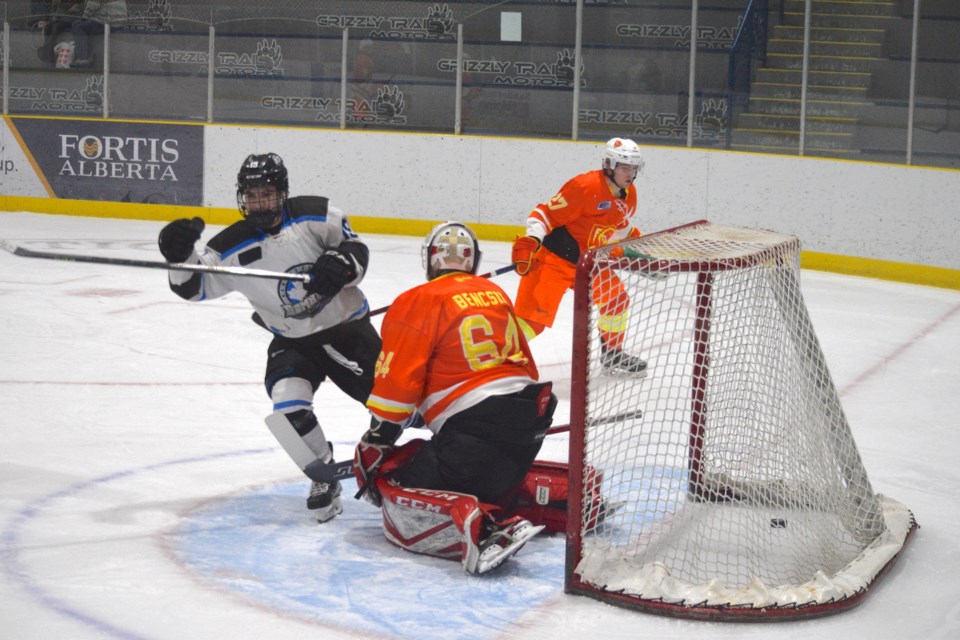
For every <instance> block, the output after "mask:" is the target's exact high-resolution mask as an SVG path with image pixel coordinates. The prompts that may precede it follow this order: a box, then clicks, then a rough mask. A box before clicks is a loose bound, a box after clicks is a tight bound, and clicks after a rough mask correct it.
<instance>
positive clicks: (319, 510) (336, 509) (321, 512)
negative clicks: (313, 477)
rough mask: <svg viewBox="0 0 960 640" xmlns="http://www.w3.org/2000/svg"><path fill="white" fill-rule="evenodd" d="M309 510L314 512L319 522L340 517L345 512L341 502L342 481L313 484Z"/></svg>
mask: <svg viewBox="0 0 960 640" xmlns="http://www.w3.org/2000/svg"><path fill="white" fill-rule="evenodd" d="M307 509H310V510H311V511H313V515H314V517H316V519H317V522H327V521H328V520H333V519H334V518H336V517H337V516H338V515H340V514H341V513H342V512H343V504H342V503H341V502H340V481H339V480H334V481H332V482H314V483H313V484H311V485H310V496H309V497H308V498H307Z"/></svg>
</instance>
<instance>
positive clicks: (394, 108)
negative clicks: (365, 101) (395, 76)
mask: <svg viewBox="0 0 960 640" xmlns="http://www.w3.org/2000/svg"><path fill="white" fill-rule="evenodd" d="M376 103H377V104H376V109H377V115H378V116H380V117H381V118H387V119H391V120H392V119H393V118H395V117H397V116H398V115H400V114H401V113H403V107H404V104H403V92H402V91H400V87H398V86H397V85H393V87H392V88H391V87H381V88H380V89H378V90H377V100H376Z"/></svg>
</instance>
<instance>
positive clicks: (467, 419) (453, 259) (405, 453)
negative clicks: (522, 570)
mask: <svg viewBox="0 0 960 640" xmlns="http://www.w3.org/2000/svg"><path fill="white" fill-rule="evenodd" d="M422 257H423V264H424V268H425V270H426V276H427V282H426V283H425V284H422V285H420V286H417V287H414V288H413V289H411V290H409V291H407V292H405V293H403V294H401V295H400V296H399V297H398V298H397V299H396V301H395V302H394V303H393V304H392V305H391V307H390V309H389V311H388V312H387V315H386V316H385V317H384V320H383V325H382V329H381V334H382V337H383V350H382V352H381V353H380V357H379V360H378V361H377V368H376V372H375V382H374V388H373V392H372V393H371V395H370V398H369V400H368V401H367V408H368V409H369V410H370V412H371V414H372V416H373V419H372V422H371V427H370V429H369V430H368V431H367V432H366V433H365V434H364V436H363V438H362V439H361V442H360V444H359V445H358V447H357V449H356V453H355V460H354V462H355V467H354V468H355V474H356V476H357V483H358V486H359V487H360V493H358V497H359V496H360V495H361V494H365V495H366V498H367V499H368V500H369V501H370V502H372V503H373V504H375V505H377V506H380V507H381V508H382V515H383V529H384V534H385V535H386V537H387V540H389V541H390V542H391V543H392V544H395V545H397V546H399V547H401V548H402V549H405V550H407V551H411V552H414V553H420V554H425V555H430V556H435V557H439V558H447V559H452V560H457V561H460V562H461V563H462V565H463V568H464V570H465V571H467V572H468V573H471V574H483V573H487V572H488V571H491V570H493V569H495V568H496V567H498V566H500V565H501V564H502V563H503V562H504V561H505V560H506V559H508V558H509V557H511V556H513V555H514V554H515V553H516V552H517V551H519V550H520V548H521V547H523V545H524V544H525V543H526V542H527V541H529V540H530V539H531V538H532V537H534V536H535V535H537V534H538V533H540V532H541V531H543V530H544V529H545V528H550V529H551V530H554V531H559V530H561V529H562V526H558V525H559V523H560V521H563V523H564V524H565V518H563V516H562V515H558V514H560V513H562V512H563V511H564V509H562V508H558V507H557V505H558V504H562V505H564V506H565V501H566V493H565V489H564V490H558V491H554V492H553V495H551V491H550V489H551V486H553V485H556V488H558V489H559V486H560V485H561V484H562V485H563V486H564V487H565V478H566V469H565V466H563V465H559V466H557V468H552V467H551V466H550V465H548V464H540V463H535V458H536V456H537V454H538V452H539V450H540V447H541V444H542V442H543V438H544V435H545V434H546V432H547V430H548V428H549V427H550V424H551V421H552V417H553V412H554V409H555V408H556V404H557V399H556V397H555V396H554V394H553V393H552V390H551V384H550V383H549V382H540V381H538V372H537V367H536V365H535V364H534V361H533V357H532V356H531V353H530V348H529V346H528V345H527V341H526V339H525V338H524V336H523V333H522V332H521V331H519V329H518V327H517V321H516V317H515V315H514V313H513V306H512V303H511V302H510V299H509V297H508V296H507V295H506V294H505V293H504V292H503V290H502V289H501V288H500V287H498V286H497V285H496V284H494V283H493V282H491V281H490V280H488V279H486V278H482V277H480V276H477V275H476V273H477V268H478V266H479V264H480V257H481V253H480V249H479V246H478V243H477V238H476V235H475V234H474V233H473V231H472V230H471V229H469V228H468V227H467V226H465V225H463V224H460V223H456V222H447V223H444V224H440V225H438V226H437V227H435V228H434V229H433V231H432V232H431V233H430V235H429V236H428V237H427V238H426V239H425V241H424V244H423V248H422ZM421 425H422V426H425V427H426V428H428V429H429V430H430V431H431V432H432V433H433V436H432V437H431V438H430V439H429V440H422V439H417V440H413V441H411V442H408V443H406V444H404V445H403V446H401V447H396V446H394V445H395V443H396V442H397V440H398V439H399V437H400V435H401V433H402V432H403V428H404V427H405V426H421ZM531 483H532V484H531ZM537 483H539V485H540V486H542V487H543V488H542V489H539V490H538V489H537V488H536V487H535V486H534V485H536V484H537ZM538 494H539V504H538ZM551 503H553V504H551Z"/></svg>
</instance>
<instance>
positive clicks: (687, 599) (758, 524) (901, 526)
mask: <svg viewBox="0 0 960 640" xmlns="http://www.w3.org/2000/svg"><path fill="white" fill-rule="evenodd" d="M877 499H878V501H879V502H880V505H881V508H882V509H883V516H884V519H885V521H886V524H887V528H886V530H885V531H884V532H883V533H881V534H880V535H879V536H877V537H876V538H875V539H874V540H873V542H871V543H870V544H869V545H868V546H867V548H866V549H865V550H864V551H863V552H862V553H861V554H860V555H858V556H857V557H856V558H854V559H853V561H852V562H850V563H849V564H847V565H846V566H844V567H842V568H840V569H838V570H837V571H835V572H833V573H831V574H830V575H827V574H826V573H824V572H823V571H817V572H816V573H815V574H814V575H813V576H811V577H810V579H809V580H807V581H805V582H802V583H798V584H785V585H770V584H765V583H764V582H763V581H762V580H760V579H759V578H757V577H755V576H747V577H745V579H744V580H743V581H742V584H744V585H746V586H731V585H728V584H726V583H725V582H724V581H722V580H716V579H714V580H711V581H709V582H706V583H699V584H694V583H691V582H687V581H685V580H683V579H680V578H678V577H676V576H673V575H671V573H670V570H669V569H668V568H667V567H666V566H665V565H664V564H663V563H661V562H650V563H637V562H636V558H635V556H634V554H635V553H636V547H637V546H643V547H644V548H646V549H654V548H655V549H656V550H657V553H658V554H666V555H670V553H669V552H670V551H679V550H681V549H684V548H691V547H694V546H699V547H701V548H700V549H699V556H700V560H701V563H702V564H704V565H706V566H711V565H717V564H722V563H727V564H730V563H731V559H732V558H738V559H740V560H741V561H743V562H744V563H745V564H746V565H749V563H758V562H761V563H764V562H765V564H766V565H771V564H773V565H778V566H791V565H793V564H794V563H795V562H796V560H797V558H796V557H792V556H801V555H802V554H803V553H805V552H806V550H805V549H804V544H803V542H804V541H803V540H792V541H790V542H791V543H790V544H781V545H777V546H776V548H777V549H780V550H781V552H783V553H782V554H781V555H780V557H776V558H763V557H761V556H760V555H758V554H759V553H761V552H760V547H758V546H757V545H753V544H750V540H754V539H757V538H759V537H767V536H770V535H775V536H781V537H790V536H791V533H790V521H791V518H798V519H799V518H806V519H810V518H831V517H832V516H830V515H829V514H811V513H809V512H808V513H797V514H785V513H784V512H783V511H782V510H774V509H763V508H754V507H738V506H732V505H730V506H727V507H724V508H719V509H718V508H717V506H716V505H712V504H711V505H698V504H688V505H687V506H686V507H685V508H684V510H683V511H682V512H679V513H677V514H676V515H675V516H674V517H673V518H672V519H671V521H670V522H668V523H663V524H662V525H661V526H659V527H657V528H656V529H655V530H654V531H653V532H651V533H650V534H649V535H648V536H644V537H645V539H644V540H638V541H637V542H636V544H633V545H629V544H628V545H618V546H616V547H614V546H612V545H611V544H610V543H609V542H605V541H604V540H597V541H595V542H587V543H585V545H584V547H585V553H584V556H583V559H582V560H581V561H580V563H579V564H578V565H577V568H576V570H575V573H576V574H578V575H579V577H580V579H581V580H582V581H583V582H585V583H588V584H592V585H593V586H595V587H597V588H598V589H601V590H602V591H608V592H614V593H621V594H625V595H631V596H635V597H637V598H640V599H643V600H655V601H660V602H665V603H674V604H682V603H688V604H689V603H696V604H697V605H698V606H706V607H743V608H754V609H761V608H768V607H788V606H807V605H813V604H827V603H832V602H837V601H840V600H844V599H847V598H851V597H853V596H856V595H858V594H860V593H861V592H862V591H864V590H865V589H866V588H867V587H868V586H869V585H870V583H871V582H872V581H873V580H874V578H875V577H876V576H877V575H878V574H879V573H880V572H881V571H882V570H883V569H884V567H885V566H886V565H887V564H888V563H889V562H890V561H891V560H892V559H893V558H894V557H895V556H896V555H897V554H898V553H899V552H900V551H901V549H902V548H903V545H904V543H905V541H906V538H907V536H908V535H909V533H910V532H911V531H912V529H913V528H914V526H916V523H915V521H914V519H913V515H912V514H911V513H910V511H909V510H908V509H907V508H906V507H905V506H904V505H902V504H900V503H899V502H897V501H895V500H893V499H891V498H888V497H886V496H883V495H880V494H878V495H877ZM733 512H737V513H736V514H735V515H733ZM732 515H733V517H731V516H732ZM718 519H719V520H726V521H727V522H728V523H729V521H730V520H735V521H737V522H739V523H741V525H742V526H743V527H744V530H743V531H742V535H741V536H739V537H737V538H736V539H734V538H733V537H732V536H728V537H727V539H720V540H717V539H714V540H712V541H710V546H709V547H703V544H704V543H705V542H707V541H706V540H705V539H704V537H703V532H704V531H705V530H709V529H717V526H716V523H714V522H712V521H713V520H718ZM750 523H752V524H753V527H752V530H749V531H748V530H747V527H749V525H750ZM728 526H729V525H728ZM625 547H626V548H629V549H630V550H631V551H630V553H624V552H623V549H624V548H625ZM788 550H794V551H795V552H796V553H786V551H788ZM767 553H768V554H769V551H768V552H767Z"/></svg>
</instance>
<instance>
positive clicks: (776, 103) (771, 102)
mask: <svg viewBox="0 0 960 640" xmlns="http://www.w3.org/2000/svg"><path fill="white" fill-rule="evenodd" d="M868 106H869V103H867V102H863V101H858V100H809V99H808V100H807V115H808V116H815V117H820V118H858V117H860V115H861V114H862V113H863V111H864V110H865V109H866V108H867V107H868ZM747 111H748V112H749V113H763V114H767V115H772V114H776V115H791V116H798V115H800V100H795V99H792V98H757V97H754V96H751V97H750V101H749V103H748V105H747Z"/></svg>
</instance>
